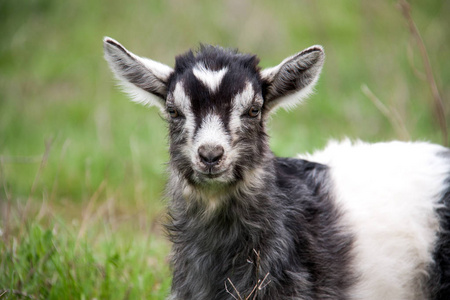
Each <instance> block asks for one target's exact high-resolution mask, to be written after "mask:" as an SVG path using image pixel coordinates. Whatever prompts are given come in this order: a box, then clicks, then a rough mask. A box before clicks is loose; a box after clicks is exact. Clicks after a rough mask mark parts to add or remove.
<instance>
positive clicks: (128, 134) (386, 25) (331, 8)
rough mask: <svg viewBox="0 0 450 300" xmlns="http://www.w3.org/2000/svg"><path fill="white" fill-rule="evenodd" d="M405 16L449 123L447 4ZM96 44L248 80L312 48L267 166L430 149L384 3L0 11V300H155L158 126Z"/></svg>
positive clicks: (108, 5)
mask: <svg viewBox="0 0 450 300" xmlns="http://www.w3.org/2000/svg"><path fill="white" fill-rule="evenodd" d="M410 4H411V7H412V17H413V19H414V21H415V23H416V25H417V28H418V29H419V31H420V33H421V36H422V38H423V43H424V45H425V46H426V49H427V51H428V56H429V60H430V65H431V67H432V70H433V74H434V77H435V80H436V84H437V87H438V90H439V92H440V95H441V97H442V99H443V102H444V110H443V113H444V115H445V116H446V117H447V119H449V118H450V105H449V103H448V99H449V98H450V84H449V83H450V82H449V81H450V59H449V54H450V34H449V28H450V18H449V16H450V2H449V1H446V0H433V1H418V0H417V1H411V2H410ZM103 36H110V37H113V38H114V39H116V40H118V41H119V42H121V43H122V44H124V46H125V47H127V48H128V49H130V50H131V51H133V52H134V53H136V54H138V55H141V56H146V57H149V58H152V59H154V60H158V61H161V62H163V63H165V64H168V65H173V62H174V56H175V55H177V54H180V53H182V52H184V51H186V50H188V49H190V48H194V49H195V48H197V47H198V45H199V43H200V42H202V43H210V44H214V45H216V44H218V45H222V46H225V47H233V48H239V50H241V51H242V52H247V53H255V54H258V55H259V57H260V59H261V66H262V67H270V66H273V65H276V64H278V63H279V62H280V61H281V60H283V59H284V58H285V57H287V56H289V55H292V54H294V53H296V52H298V51H300V50H302V49H304V48H306V47H308V46H311V45H314V44H321V45H323V46H324V48H325V52H326V55H327V58H326V63H325V67H324V69H323V72H322V76H321V79H320V81H319V83H318V85H317V87H316V90H317V92H316V94H315V95H313V96H312V97H311V98H310V99H309V100H308V101H307V102H306V103H305V104H303V105H302V106H300V107H298V108H297V109H295V110H293V111H290V112H285V111H279V112H278V113H277V114H276V115H275V116H274V117H273V118H272V120H271V121H270V124H269V127H270V133H271V136H272V140H271V146H272V149H273V150H274V152H275V153H276V154H277V155H279V156H293V155H295V154H296V153H300V152H305V151H313V150H314V149H317V148H320V147H323V146H324V145H325V144H326V142H327V140H328V139H330V138H334V139H342V138H344V137H350V138H352V139H357V138H359V139H363V140H368V141H371V142H375V141H382V140H390V139H413V140H429V141H432V142H435V143H442V142H443V138H442V130H441V129H440V127H439V124H438V121H437V117H436V114H435V112H434V110H433V101H434V100H433V96H432V93H431V91H430V84H429V81H427V80H426V78H425V70H424V65H423V60H422V57H421V55H420V52H419V48H418V44H417V42H416V40H415V39H414V38H413V37H412V35H411V33H410V31H409V29H408V23H407V20H406V19H405V18H404V17H403V15H402V13H401V11H400V9H399V8H398V3H397V1H388V0H383V1H382V0H380V1H350V0H345V1H325V0H320V1H317V0H301V1H299V0H295V1H294V0H291V1H270V0H262V1H249V0H228V1H207V0H199V1H192V0H183V1H182V0H167V1H149V0H147V1H144V0H131V1H118V0H101V1H81V0H72V1H57V0H28V1H26V0H0V213H1V215H0V235H1V238H2V242H3V243H2V244H1V245H0V260H1V262H0V298H2V296H4V297H9V298H11V299H13V298H14V297H22V296H23V295H22V296H20V294H19V293H26V294H27V296H31V297H34V298H36V299H51V298H54V299H62V298H61V297H64V298H65V299H84V298H89V299H90V298H93V297H97V298H104V299H113V298H114V299H124V298H127V297H128V298H130V299H139V298H148V299H163V298H164V295H165V294H166V293H167V289H168V286H169V285H170V272H169V270H168V267H167V261H166V259H165V258H164V257H165V256H166V255H167V253H168V251H169V245H167V243H166V242H165V239H164V237H163V234H162V233H161V227H160V223H161V220H162V219H163V218H164V201H163V200H162V199H163V190H164V183H165V178H166V174H165V162H166V161H167V160H168V155H167V134H166V125H165V124H164V122H163V121H162V119H161V117H160V116H159V115H158V110H157V109H155V108H145V107H141V106H138V105H136V104H132V103H130V102H129V101H128V99H127V98H126V96H125V95H124V94H122V93H121V92H120V89H118V88H117V87H115V82H114V80H113V77H112V74H111V73H110V71H109V69H108V67H107V65H106V63H105V61H104V60H103V53H102V51H103V49H102V38H103ZM375 98H377V99H379V101H381V102H382V103H384V108H385V109H386V111H383V109H380V108H377V106H376V105H375V103H374V101H375V100H374V99H375ZM447 124H449V123H448V122H447ZM446 127H448V126H447V125H446ZM21 245H22V247H23V249H22V250H23V251H22V252H21V251H20V249H21V248H20V246H21ZM58 245H59V246H58ZM80 245H84V246H80ZM18 249H19V250H18ZM58 249H59V250H58ZM29 251H31V252H30V253H29ZM30 257H31V258H30ZM80 266H82V267H80ZM86 268H87V269H86ZM80 270H84V271H80ZM86 270H88V271H86ZM108 270H109V271H108ZM77 272H82V273H77ZM83 272H85V273H83ZM66 273H67V274H71V275H70V276H68V275H67V274H66ZM86 274H91V275H92V274H96V275H98V276H93V275H92V276H88V275H86ZM91 277H92V278H91ZM64 278H66V279H64ZM67 278H71V279H67ZM83 278H85V279H83ZM2 291H3V292H4V295H2Z"/></svg>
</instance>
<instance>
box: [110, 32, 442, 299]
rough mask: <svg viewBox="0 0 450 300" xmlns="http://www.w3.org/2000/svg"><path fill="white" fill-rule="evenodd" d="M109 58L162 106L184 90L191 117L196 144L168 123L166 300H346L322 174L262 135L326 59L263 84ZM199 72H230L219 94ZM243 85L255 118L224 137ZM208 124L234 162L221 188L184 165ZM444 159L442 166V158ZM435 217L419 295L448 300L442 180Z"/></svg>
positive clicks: (343, 235) (237, 69) (256, 73)
mask: <svg viewBox="0 0 450 300" xmlns="http://www.w3.org/2000/svg"><path fill="white" fill-rule="evenodd" d="M117 49H119V50H120V52H117V51H116V50H117ZM105 52H106V56H107V58H108V61H109V62H110V65H111V67H112V68H113V70H114V71H115V72H116V74H119V76H121V77H123V78H125V80H127V81H129V82H131V83H133V84H135V85H136V86H138V87H139V88H142V89H144V90H146V91H148V92H151V93H153V94H155V95H157V96H159V97H160V98H161V100H162V102H161V104H163V105H166V107H171V106H172V105H173V106H175V101H174V99H173V93H174V89H175V87H176V85H177V84H178V83H182V85H183V89H184V90H185V92H186V93H187V95H188V97H189V99H190V103H189V109H190V110H191V113H192V114H193V115H194V118H195V122H194V123H195V126H194V127H195V128H194V130H193V131H194V132H193V133H189V130H191V129H189V130H187V129H186V122H187V119H186V116H185V115H184V114H183V113H184V112H183V110H182V109H179V110H178V114H176V116H177V117H174V118H169V120H168V122H169V135H170V165H169V166H170V180H169V184H168V196H169V198H170V199H171V202H170V205H169V220H168V223H167V225H166V228H167V233H168V235H169V238H170V240H171V241H172V242H173V256H172V264H173V270H174V272H173V284H172V292H171V296H170V297H169V299H171V300H188V299H196V300H202V299H204V300H226V299H253V300H255V299H258V300H269V299H270V300H284V299H297V300H300V299H303V300H308V299H310V300H313V299H347V298H348V297H349V295H348V293H349V289H350V287H351V286H352V285H353V284H354V283H355V282H357V281H358V274H354V273H353V266H352V259H353V257H352V253H353V252H354V247H353V244H354V237H353V236H352V234H351V232H352V230H351V229H350V228H346V227H345V226H344V225H343V223H344V222H343V220H342V218H341V211H339V208H338V207H336V201H335V200H336V199H333V196H332V195H334V193H332V191H331V188H332V187H331V186H329V184H331V183H330V182H331V179H330V178H329V176H330V174H329V169H328V167H327V166H324V165H321V164H317V163H312V162H308V161H305V160H300V159H288V158H276V157H275V156H274V154H273V153H272V152H271V150H270V148H269V143H268V136H267V134H266V129H265V121H266V120H267V117H266V116H267V115H268V114H269V112H270V110H272V108H273V107H275V106H276V105H277V101H280V99H282V98H283V96H289V95H291V94H293V93H295V92H297V91H299V90H301V89H303V88H305V87H307V86H308V85H310V84H311V83H312V82H314V80H316V79H317V76H318V74H319V72H320V69H321V67H322V64H323V59H324V54H323V50H322V48H320V47H312V48H309V49H307V50H305V51H303V52H301V53H299V54H297V55H296V56H294V57H292V58H291V59H289V60H287V61H285V63H284V64H283V65H281V66H280V67H279V68H277V70H278V72H266V73H263V72H261V70H260V69H259V67H258V62H259V61H258V59H257V58H256V56H253V55H247V54H240V53H238V52H237V51H235V50H229V49H222V48H220V47H212V46H201V47H200V50H199V51H198V52H197V53H195V54H194V53H193V52H191V51H189V52H187V53H185V54H183V55H181V56H178V57H177V58H176V65H175V69H174V71H173V72H172V73H171V74H170V76H168V77H167V78H157V77H156V76H155V75H154V74H153V73H152V72H151V71H150V70H148V69H145V68H144V67H143V65H142V64H141V63H140V62H139V61H138V60H136V59H135V58H134V57H133V56H131V55H129V54H128V52H127V51H126V50H125V48H123V47H122V46H121V45H120V44H118V43H115V42H113V41H111V40H106V42H105ZM198 63H202V64H203V65H204V66H206V67H207V68H208V69H210V70H213V71H214V70H217V71H218V70H221V69H222V68H224V67H226V68H227V69H228V71H227V73H226V75H225V76H224V78H223V80H222V82H221V85H220V87H219V88H218V89H217V90H216V91H214V92H213V91H211V90H210V89H208V87H206V86H204V85H203V83H202V82H201V81H199V80H198V79H197V78H196V77H195V76H194V74H193V68H194V67H195V66H196V65H197V64H198ZM272 70H273V69H272ZM247 83H250V84H251V85H252V86H253V89H254V93H255V95H254V99H250V100H251V101H250V102H251V103H250V104H251V105H252V107H253V106H254V105H256V106H258V105H259V107H257V108H258V109H259V108H260V109H261V110H262V111H261V114H260V115H257V116H256V117H249V115H248V114H246V111H245V110H244V112H243V114H242V115H241V116H240V119H239V123H240V126H239V128H238V129H236V128H231V127H230V117H231V114H232V112H233V109H235V108H234V107H233V98H234V96H235V95H237V94H238V93H239V92H241V91H243V89H244V88H245V86H246V84H247ZM256 99H258V100H256ZM261 99H263V100H261ZM247 100H248V99H247ZM262 101H263V103H261V102H262ZM245 103H247V101H246V102H245ZM175 109H177V108H176V107H175ZM211 113H213V114H214V115H215V116H219V117H220V119H221V121H222V123H223V126H224V127H225V130H226V134H227V138H228V139H229V140H228V144H229V145H227V146H230V147H231V148H232V149H233V151H235V152H236V153H237V154H236V155H235V156H233V160H232V163H231V164H230V165H229V166H227V169H226V171H227V172H228V171H230V173H231V176H228V177H227V180H226V181H214V180H210V179H211V178H209V179H208V178H207V179H205V178H203V177H202V175H199V174H198V173H200V174H202V172H199V171H198V170H197V171H195V170H194V167H193V166H194V164H195V162H193V161H192V157H190V155H191V156H192V151H191V152H189V151H190V150H194V151H195V149H190V148H189V147H191V148H192V144H193V140H195V134H196V133H197V131H198V130H199V129H201V128H200V126H201V124H202V120H203V119H204V118H205V117H206V116H208V115H209V114H211ZM190 134H191V135H190ZM192 135H194V137H192ZM194 153H195V152H194ZM449 153H450V152H449V151H447V152H445V153H443V155H444V156H445V157H447V158H448V159H450V154H449ZM226 155H227V153H225V156H226ZM218 164H220V163H218ZM195 166H197V165H195ZM197 167H198V166H197ZM227 175H228V174H227ZM206 176H208V175H206ZM436 214H437V215H438V217H439V220H440V231H439V232H438V236H437V242H436V245H435V251H434V256H433V258H434V263H433V264H432V265H431V266H429V268H428V271H429V274H430V277H429V280H428V282H426V284H427V285H428V286H423V287H422V286H421V287H420V288H422V289H424V290H425V289H426V290H427V292H428V295H429V298H430V299H438V300H444V299H450V174H449V179H448V180H447V189H446V190H445V191H444V193H443V195H442V199H441V203H440V206H439V208H438V209H437V211H436ZM386 276H389V274H386ZM419 284H422V282H420V283H419Z"/></svg>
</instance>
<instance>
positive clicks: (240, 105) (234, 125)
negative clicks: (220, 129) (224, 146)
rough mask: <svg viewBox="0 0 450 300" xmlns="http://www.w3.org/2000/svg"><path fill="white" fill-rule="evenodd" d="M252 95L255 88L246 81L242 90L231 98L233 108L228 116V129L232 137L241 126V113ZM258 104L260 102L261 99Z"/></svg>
mask: <svg viewBox="0 0 450 300" xmlns="http://www.w3.org/2000/svg"><path fill="white" fill-rule="evenodd" d="M254 97H255V90H254V89H253V86H252V84H251V83H250V82H247V83H246V85H245V88H244V90H243V91H242V92H240V93H239V94H237V95H236V96H235V97H234V98H233V110H232V111H231V116H230V131H231V133H232V136H233V138H237V136H236V132H237V131H238V130H239V128H240V127H241V115H242V114H243V113H244V110H246V109H249V106H250V105H251V104H252V101H253V98H254ZM260 104H262V99H261V103H260Z"/></svg>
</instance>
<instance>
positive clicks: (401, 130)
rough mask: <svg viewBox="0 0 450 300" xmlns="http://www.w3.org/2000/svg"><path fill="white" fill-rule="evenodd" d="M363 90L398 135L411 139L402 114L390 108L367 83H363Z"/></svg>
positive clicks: (403, 138) (400, 137)
mask: <svg viewBox="0 0 450 300" xmlns="http://www.w3.org/2000/svg"><path fill="white" fill-rule="evenodd" d="M361 91H362V92H363V93H364V95H366V96H367V98H369V100H370V101H372V103H373V104H374V105H375V106H376V108H377V109H378V110H379V111H380V112H381V113H382V114H383V115H384V116H385V117H386V118H387V119H388V120H389V122H390V123H391V125H392V127H393V128H394V130H395V131H396V133H397V136H398V138H399V139H401V140H409V139H410V137H411V136H410V134H409V132H408V129H407V127H406V125H405V122H404V121H403V119H402V117H401V116H400V114H399V113H398V112H397V111H396V110H395V109H393V108H388V107H387V106H386V105H384V104H383V102H381V100H380V99H378V97H377V96H375V94H374V93H372V91H371V90H370V89H369V87H368V86H367V85H365V84H363V85H361Z"/></svg>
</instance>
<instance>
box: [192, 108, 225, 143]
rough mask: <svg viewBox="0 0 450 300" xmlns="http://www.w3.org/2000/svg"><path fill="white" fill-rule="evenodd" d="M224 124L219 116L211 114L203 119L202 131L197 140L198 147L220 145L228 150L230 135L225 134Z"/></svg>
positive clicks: (200, 130)
mask: <svg viewBox="0 0 450 300" xmlns="http://www.w3.org/2000/svg"><path fill="white" fill-rule="evenodd" d="M224 127H225V126H224V124H223V122H222V120H221V119H220V117H219V116H217V115H213V114H210V115H208V116H206V118H204V119H203V121H202V124H201V126H200V129H199V131H198V133H197V136H196V138H195V140H196V144H197V145H198V146H201V145H204V144H212V145H220V146H222V147H224V148H225V150H226V148H227V146H228V134H227V133H226V132H225V128H224Z"/></svg>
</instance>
